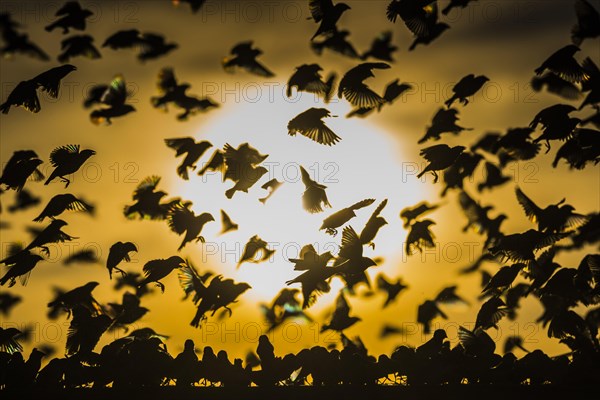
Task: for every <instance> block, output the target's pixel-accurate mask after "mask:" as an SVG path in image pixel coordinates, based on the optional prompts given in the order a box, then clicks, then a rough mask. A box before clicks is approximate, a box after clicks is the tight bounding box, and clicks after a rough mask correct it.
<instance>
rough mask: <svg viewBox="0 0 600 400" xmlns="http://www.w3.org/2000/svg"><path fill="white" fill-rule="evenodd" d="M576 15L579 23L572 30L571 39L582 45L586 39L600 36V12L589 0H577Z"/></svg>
mask: <svg viewBox="0 0 600 400" xmlns="http://www.w3.org/2000/svg"><path fill="white" fill-rule="evenodd" d="M575 15H576V16H577V23H576V24H575V25H574V26H573V28H572V30H571V41H572V42H573V44H574V45H576V46H580V45H581V43H582V42H583V41H584V40H585V39H594V38H597V37H598V36H600V14H598V11H597V10H596V9H595V8H594V7H593V6H592V5H591V4H590V3H589V2H588V1H586V0H576V1H575Z"/></svg>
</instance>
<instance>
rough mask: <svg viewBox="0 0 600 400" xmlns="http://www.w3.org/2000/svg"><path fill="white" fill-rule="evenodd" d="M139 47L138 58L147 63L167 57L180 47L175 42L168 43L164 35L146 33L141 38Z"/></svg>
mask: <svg viewBox="0 0 600 400" xmlns="http://www.w3.org/2000/svg"><path fill="white" fill-rule="evenodd" d="M139 47H140V52H139V54H138V55H137V58H138V60H139V61H141V62H145V61H148V60H154V59H156V58H159V57H162V56H164V55H167V54H169V53H170V52H172V51H173V50H175V49H177V47H179V46H178V45H177V43H174V42H170V43H167V40H166V39H165V37H164V36H163V35H158V34H156V33H144V34H142V35H141V37H140V44H139Z"/></svg>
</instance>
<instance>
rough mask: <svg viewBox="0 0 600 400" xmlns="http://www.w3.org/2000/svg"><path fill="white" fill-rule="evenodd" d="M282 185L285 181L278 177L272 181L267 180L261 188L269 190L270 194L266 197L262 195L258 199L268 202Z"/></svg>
mask: <svg viewBox="0 0 600 400" xmlns="http://www.w3.org/2000/svg"><path fill="white" fill-rule="evenodd" d="M281 185H283V182H279V181H278V180H277V179H276V178H273V179H271V180H270V181H268V182H266V183H265V184H264V185H262V186H261V187H260V188H261V189H265V190H267V191H269V194H267V195H266V196H265V197H261V198H260V199H258V201H260V202H261V203H263V204H267V200H269V199H270V198H271V196H273V194H275V192H276V191H277V189H279V187H280V186H281Z"/></svg>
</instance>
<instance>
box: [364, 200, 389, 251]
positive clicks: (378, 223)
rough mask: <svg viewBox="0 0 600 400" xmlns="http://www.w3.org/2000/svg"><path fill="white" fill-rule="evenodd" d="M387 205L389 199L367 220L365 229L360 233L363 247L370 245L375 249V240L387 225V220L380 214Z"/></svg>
mask: <svg viewBox="0 0 600 400" xmlns="http://www.w3.org/2000/svg"><path fill="white" fill-rule="evenodd" d="M386 205H387V199H385V200H383V201H382V202H381V203H380V204H379V205H378V206H377V208H376V209H375V211H373V214H371V216H370V217H369V219H368V220H367V223H366V224H365V227H364V228H363V230H362V231H361V232H360V243H361V244H363V245H369V246H371V248H373V249H375V243H373V239H375V236H376V235H377V232H379V229H381V228H382V227H383V226H384V225H387V221H386V220H385V218H383V217H381V216H380V215H379V214H380V213H381V211H383V209H384V207H385V206H386Z"/></svg>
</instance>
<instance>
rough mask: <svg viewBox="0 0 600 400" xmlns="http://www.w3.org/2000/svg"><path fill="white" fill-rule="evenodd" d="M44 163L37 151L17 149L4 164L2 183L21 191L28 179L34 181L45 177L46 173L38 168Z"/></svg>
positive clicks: (0, 180) (0, 177) (0, 178)
mask: <svg viewBox="0 0 600 400" xmlns="http://www.w3.org/2000/svg"><path fill="white" fill-rule="evenodd" d="M42 163H43V161H42V160H40V159H39V157H38V155H37V153H36V152H35V151H33V150H17V151H15V152H14V153H13V154H12V156H11V157H10V159H9V160H8V162H7V163H6V165H5V166H4V169H3V170H2V175H0V184H3V185H6V186H7V187H8V188H9V189H15V190H16V191H17V192H19V191H21V190H22V189H23V187H24V186H25V183H26V182H27V180H28V179H32V180H33V181H41V180H42V179H44V174H42V172H41V171H40V170H39V168H38V167H39V165H40V164H42Z"/></svg>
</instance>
